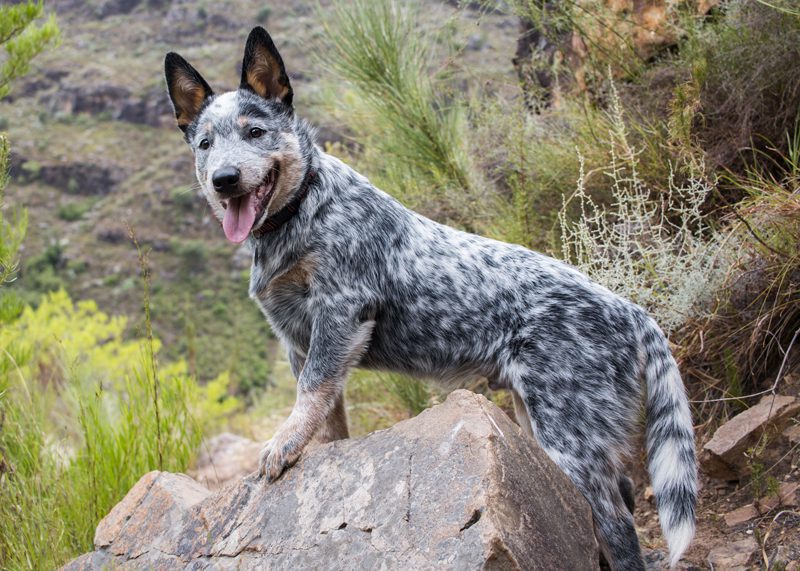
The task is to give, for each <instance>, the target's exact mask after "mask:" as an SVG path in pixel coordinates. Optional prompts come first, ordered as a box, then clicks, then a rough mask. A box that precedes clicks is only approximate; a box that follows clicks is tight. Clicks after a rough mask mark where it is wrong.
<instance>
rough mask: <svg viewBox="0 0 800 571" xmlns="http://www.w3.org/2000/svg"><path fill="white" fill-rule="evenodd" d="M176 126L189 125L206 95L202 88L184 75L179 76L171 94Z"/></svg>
mask: <svg viewBox="0 0 800 571" xmlns="http://www.w3.org/2000/svg"><path fill="white" fill-rule="evenodd" d="M173 97H174V100H175V110H176V113H175V115H176V119H177V120H178V125H179V126H181V127H186V126H187V125H189V124H190V123H191V122H192V121H193V120H194V118H195V117H196V116H197V114H198V113H199V112H200V109H201V107H202V106H203V100H205V97H206V93H205V90H204V89H203V86H202V85H200V84H199V83H197V82H196V81H194V80H192V79H191V78H189V77H187V76H185V75H179V76H178V77H177V79H176V82H175V91H174V93H173Z"/></svg>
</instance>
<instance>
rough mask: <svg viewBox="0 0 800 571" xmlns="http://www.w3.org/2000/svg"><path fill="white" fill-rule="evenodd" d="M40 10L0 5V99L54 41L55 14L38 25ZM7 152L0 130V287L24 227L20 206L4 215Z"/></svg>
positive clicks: (10, 272)
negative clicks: (2, 52)
mask: <svg viewBox="0 0 800 571" xmlns="http://www.w3.org/2000/svg"><path fill="white" fill-rule="evenodd" d="M43 14H44V7H43V4H42V3H41V2H38V3H34V2H30V1H28V2H23V3H20V4H15V5H3V6H0V46H2V47H3V48H4V49H5V57H4V58H2V59H0V99H2V98H3V97H5V96H6V95H8V92H9V90H10V88H11V86H10V82H11V81H13V80H14V79H16V78H18V77H20V76H21V75H23V74H25V73H26V72H27V71H28V69H29V67H30V61H31V59H33V58H34V57H35V56H36V55H37V54H39V53H40V52H41V51H42V50H44V49H45V48H46V47H48V46H49V45H52V44H54V43H55V42H56V41H57V39H58V26H57V25H56V22H55V16H53V15H51V16H50V17H49V18H48V20H47V21H46V22H45V23H43V24H41V25H37V24H35V23H34V22H35V21H36V20H37V19H39V18H40V17H41V16H42V15H43ZM8 155H9V144H8V138H7V137H6V135H5V133H0V287H2V286H3V285H4V284H5V283H7V282H8V281H10V280H12V279H13V278H14V274H15V272H16V269H17V264H18V252H19V249H20V247H21V246H22V241H23V240H24V239H25V233H26V231H27V227H28V215H27V212H26V211H25V210H24V209H17V210H14V211H13V213H12V214H11V216H10V217H8V218H6V212H5V208H4V206H5V204H4V199H3V191H4V190H5V187H6V184H7V183H8Z"/></svg>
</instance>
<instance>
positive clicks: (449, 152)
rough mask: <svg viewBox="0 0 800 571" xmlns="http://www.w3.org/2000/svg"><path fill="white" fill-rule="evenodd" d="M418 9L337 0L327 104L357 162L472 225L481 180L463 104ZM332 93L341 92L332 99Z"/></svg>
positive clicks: (329, 13) (384, 1) (414, 200)
mask: <svg viewBox="0 0 800 571" xmlns="http://www.w3.org/2000/svg"><path fill="white" fill-rule="evenodd" d="M421 9H422V6H421V5H420V4H419V3H417V2H400V1H394V0H381V1H378V2H373V1H371V0H355V1H353V2H344V1H341V0H337V1H336V2H334V3H333V4H332V6H330V7H329V8H328V9H327V10H326V11H325V12H324V14H321V18H322V20H323V22H324V25H325V38H324V48H323V49H321V50H320V51H321V53H322V54H323V55H322V59H323V65H324V67H325V68H326V69H328V70H329V72H330V73H331V74H332V76H333V77H335V80H334V81H333V82H332V84H331V85H332V87H331V91H330V96H329V97H328V98H327V101H328V103H329V106H330V108H331V109H332V111H333V113H334V114H335V115H336V116H337V117H340V118H341V119H342V120H343V121H345V120H346V124H348V125H349V126H350V128H351V133H350V134H351V136H352V137H353V138H354V139H355V140H356V142H358V143H359V144H360V147H361V148H362V149H363V151H364V157H363V160H362V161H360V162H361V164H363V165H364V166H365V170H366V171H367V174H368V175H370V176H371V177H372V178H373V179H375V182H376V183H377V184H378V185H379V186H382V187H383V188H385V190H387V191H388V192H390V193H392V194H394V195H395V196H398V198H400V199H401V200H403V201H405V202H406V203H407V204H410V205H412V206H414V207H417V208H421V209H423V210H428V211H432V210H435V212H434V215H438V217H440V218H443V219H447V220H449V221H451V222H454V223H456V224H462V225H465V224H470V225H471V224H472V223H473V222H474V218H475V209H470V204H471V203H473V202H475V201H477V200H478V199H479V198H480V192H481V190H482V189H481V185H482V181H481V180H480V176H479V173H478V170H477V169H476V168H475V167H474V165H473V163H472V156H471V154H470V152H469V147H468V134H467V130H468V128H469V124H468V121H467V106H466V105H465V102H464V100H463V96H462V95H461V94H460V93H458V92H457V90H455V89H454V87H453V85H452V84H451V83H450V81H449V74H448V73H447V69H446V67H442V66H441V65H437V63H438V62H437V58H436V57H435V56H436V53H435V47H436V46H437V45H439V46H441V49H443V50H445V52H447V53H449V52H448V47H447V43H446V42H444V41H442V42H441V43H438V40H439V39H441V36H439V35H438V34H437V30H436V29H435V28H430V27H428V28H425V27H423V24H422V19H421V18H420V13H419V11H420V10H421ZM334 90H335V91H334Z"/></svg>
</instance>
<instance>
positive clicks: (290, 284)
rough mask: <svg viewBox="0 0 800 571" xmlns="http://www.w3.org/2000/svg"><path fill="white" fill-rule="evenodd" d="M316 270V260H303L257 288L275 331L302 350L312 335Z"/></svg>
mask: <svg viewBox="0 0 800 571" xmlns="http://www.w3.org/2000/svg"><path fill="white" fill-rule="evenodd" d="M254 271H255V269H254ZM313 271H314V265H313V263H312V262H310V261H309V260H306V259H304V260H300V261H299V262H298V263H296V264H295V265H294V266H292V267H291V268H289V269H288V270H287V271H285V272H284V273H282V274H280V275H279V276H277V277H275V278H273V279H272V281H270V282H269V283H268V284H267V285H266V286H265V287H262V288H260V289H258V290H257V291H255V292H253V293H254V295H253V297H254V299H255V300H256V302H257V303H258V305H259V306H260V307H261V311H262V312H263V313H264V315H266V317H267V319H268V320H269V322H270V325H271V326H272V329H273V331H274V332H275V333H276V334H277V335H278V336H279V337H280V338H281V339H282V340H283V341H284V342H285V343H287V344H288V345H289V346H290V347H291V348H292V349H294V350H295V351H298V352H300V353H301V354H306V353H307V352H308V346H309V342H310V338H311V320H312V315H311V308H310V302H309V300H310V292H311V278H312V275H313Z"/></svg>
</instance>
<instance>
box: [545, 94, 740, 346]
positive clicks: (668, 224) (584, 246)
mask: <svg viewBox="0 0 800 571" xmlns="http://www.w3.org/2000/svg"><path fill="white" fill-rule="evenodd" d="M612 106H613V112H612V115H611V118H612V127H613V131H612V133H610V135H611V139H610V146H609V148H608V149H607V152H608V159H609V163H608V165H607V167H606V168H605V169H604V172H605V176H606V177H608V181H609V185H610V187H611V193H612V198H611V206H610V207H608V208H605V207H602V206H599V205H598V204H597V203H596V202H595V201H593V200H592V198H591V197H590V196H589V195H588V194H587V193H586V190H585V186H584V181H585V173H584V171H583V169H581V174H580V177H579V179H578V188H577V192H576V193H575V195H574V196H573V197H572V198H571V200H574V201H576V203H577V205H578V210H579V211H580V216H579V217H578V218H577V219H576V220H574V221H571V220H570V219H569V218H568V217H567V215H566V206H567V205H568V204H569V201H567V200H565V209H564V210H562V213H561V215H560V224H561V240H562V252H563V256H564V258H565V259H566V260H569V261H571V262H572V263H574V264H575V265H576V266H577V267H579V268H580V269H581V270H583V271H584V272H586V273H587V274H589V275H590V276H591V277H592V278H594V279H595V280H597V281H598V282H600V283H601V284H603V285H605V286H606V287H608V288H609V289H610V290H612V291H614V292H615V293H618V294H620V295H622V296H624V297H627V298H628V299H631V300H633V301H634V302H636V303H638V304H640V305H642V306H644V307H645V308H647V309H648V310H649V311H650V312H651V313H653V314H654V315H655V317H656V319H657V321H658V322H659V324H660V325H661V327H662V328H663V329H664V330H665V332H666V333H668V334H669V333H670V332H673V331H676V330H677V329H678V328H680V327H681V326H682V325H684V324H685V323H687V322H688V321H689V320H690V319H692V318H694V317H696V316H698V315H701V314H703V313H704V312H706V311H708V310H709V309H710V305H711V302H712V300H713V295H714V294H715V293H716V292H717V290H718V288H719V287H720V286H721V284H722V280H723V278H724V270H723V269H722V268H723V266H724V262H725V260H723V259H721V258H720V256H721V255H722V251H721V250H720V243H721V241H720V237H719V236H718V235H717V233H716V232H715V231H714V229H713V228H712V227H711V226H710V223H709V220H708V219H707V218H706V216H705V215H704V213H703V211H702V206H703V204H704V202H705V201H706V198H707V197H708V195H709V193H710V192H711V191H712V190H713V188H712V187H711V186H710V184H709V183H708V182H707V181H706V179H705V176H704V173H696V175H695V176H689V178H688V181H687V183H686V184H683V185H680V186H678V185H676V184H675V183H674V180H672V179H671V180H670V181H669V184H668V191H667V193H666V194H665V195H660V196H658V195H654V193H653V192H652V190H651V189H650V188H649V187H648V186H647V185H646V184H645V183H644V182H643V181H642V179H641V178H640V176H639V170H638V165H639V162H638V158H637V151H636V149H634V148H633V147H632V146H631V144H630V142H629V140H628V131H627V128H626V125H625V122H624V119H623V116H622V109H621V107H620V102H619V98H618V96H616V92H615V91H614V92H613V93H612Z"/></svg>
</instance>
